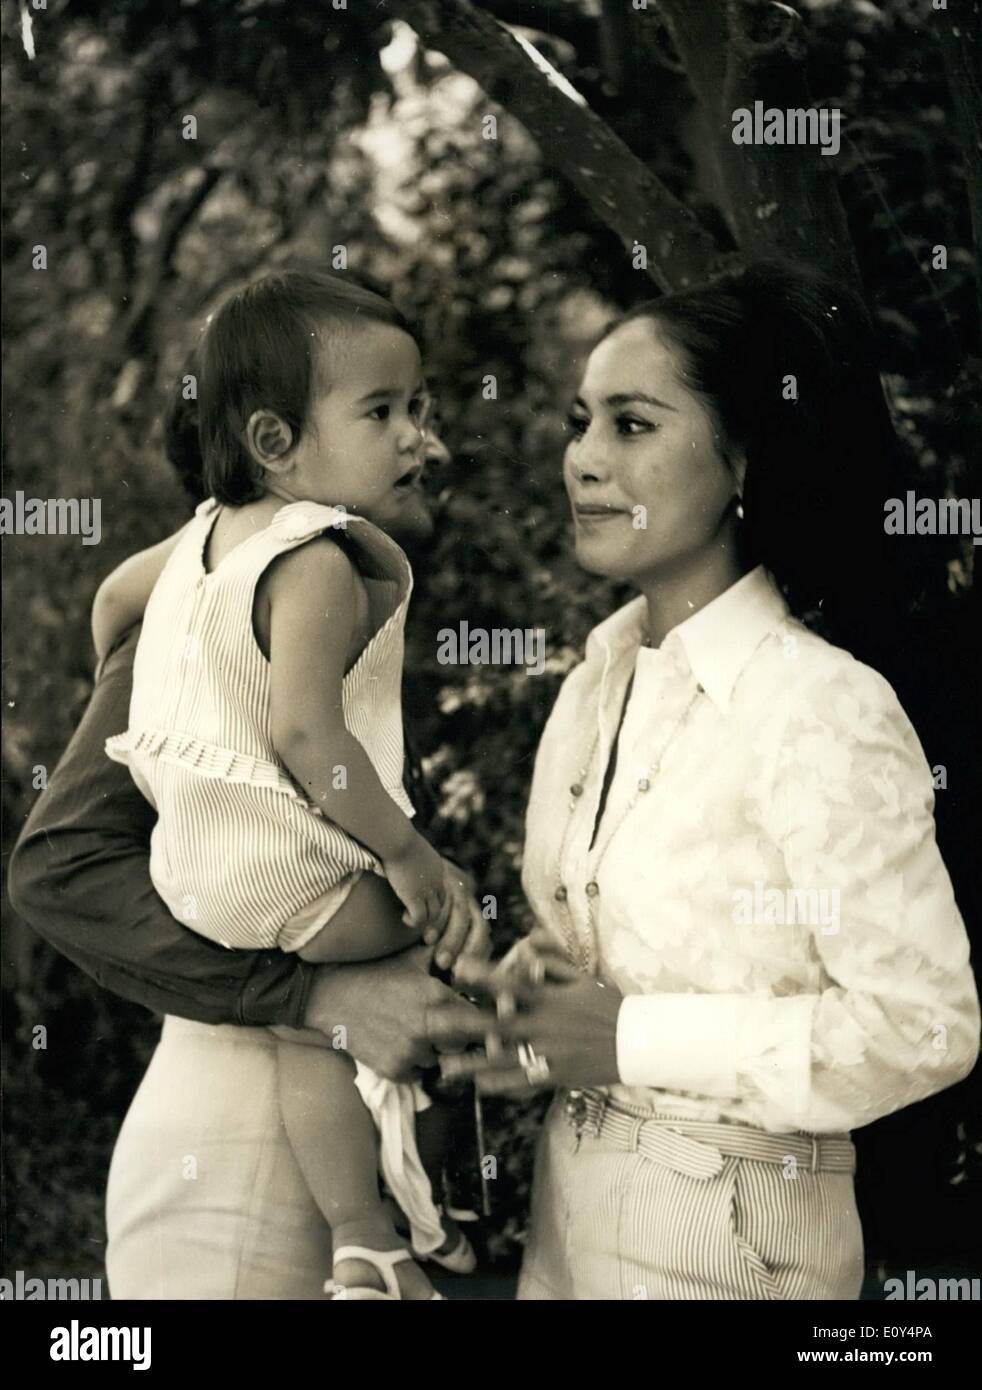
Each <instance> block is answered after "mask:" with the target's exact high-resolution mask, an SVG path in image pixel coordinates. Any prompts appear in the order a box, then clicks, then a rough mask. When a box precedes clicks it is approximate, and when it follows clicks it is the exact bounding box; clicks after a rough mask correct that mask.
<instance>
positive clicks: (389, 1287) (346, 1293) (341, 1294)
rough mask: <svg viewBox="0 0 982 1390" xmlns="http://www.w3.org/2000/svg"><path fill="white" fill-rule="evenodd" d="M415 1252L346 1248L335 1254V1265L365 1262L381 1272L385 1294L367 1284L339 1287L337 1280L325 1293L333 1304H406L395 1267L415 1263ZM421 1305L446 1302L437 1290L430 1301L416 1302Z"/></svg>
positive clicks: (329, 1285)
mask: <svg viewBox="0 0 982 1390" xmlns="http://www.w3.org/2000/svg"><path fill="white" fill-rule="evenodd" d="M412 1258H413V1252H412V1251H411V1250H405V1249H402V1250H369V1249H368V1247H367V1246H364V1245H342V1246H341V1247H340V1249H338V1250H335V1251H334V1263H335V1265H338V1264H340V1263H341V1261H342V1260H364V1261H365V1263H366V1264H370V1265H371V1266H372V1267H373V1268H374V1269H376V1270H378V1272H379V1274H380V1275H381V1277H382V1282H383V1283H384V1284H385V1289H386V1291H385V1293H382V1291H381V1290H380V1289H372V1288H367V1287H365V1286H363V1285H356V1286H355V1287H353V1288H352V1287H351V1286H349V1285H347V1284H338V1283H337V1282H336V1281H335V1280H334V1279H328V1280H327V1282H326V1283H325V1285H324V1292H325V1293H329V1294H330V1295H331V1302H332V1303H334V1302H337V1301H338V1300H339V1299H348V1298H350V1299H356V1300H360V1301H363V1302H368V1301H370V1300H371V1301H381V1302H386V1303H392V1302H397V1301H398V1302H404V1301H408V1300H403V1297H402V1290H401V1289H400V1287H399V1280H398V1279H397V1278H396V1275H395V1266H396V1265H398V1264H404V1263H405V1261H406V1260H412ZM416 1301H418V1302H420V1303H434V1302H437V1301H438V1302H440V1303H446V1301H447V1300H446V1299H445V1298H444V1296H443V1294H442V1293H437V1292H436V1290H435V1289H434V1291H433V1293H432V1295H431V1296H430V1297H429V1298H421V1299H418V1300H416Z"/></svg>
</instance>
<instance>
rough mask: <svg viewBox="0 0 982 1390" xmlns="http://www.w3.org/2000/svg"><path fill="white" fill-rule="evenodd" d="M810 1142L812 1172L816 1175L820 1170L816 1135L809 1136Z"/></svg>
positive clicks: (819, 1150)
mask: <svg viewBox="0 0 982 1390" xmlns="http://www.w3.org/2000/svg"><path fill="white" fill-rule="evenodd" d="M811 1141H812V1172H813V1173H818V1172H819V1171H820V1170H821V1148H820V1146H819V1141H818V1135H816V1134H813V1135H812V1136H811Z"/></svg>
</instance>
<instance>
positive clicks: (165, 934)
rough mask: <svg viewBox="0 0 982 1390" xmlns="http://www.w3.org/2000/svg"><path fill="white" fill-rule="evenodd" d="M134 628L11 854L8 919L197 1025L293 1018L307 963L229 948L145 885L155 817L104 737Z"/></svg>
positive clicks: (119, 727)
mask: <svg viewBox="0 0 982 1390" xmlns="http://www.w3.org/2000/svg"><path fill="white" fill-rule="evenodd" d="M136 639H137V630H136V629H134V630H133V631H132V632H131V633H129V634H127V636H126V637H125V638H124V639H123V641H122V642H121V643H120V644H119V645H118V646H117V647H116V649H115V650H114V651H113V652H112V653H111V654H110V655H109V657H108V658H107V659H106V660H105V661H104V662H103V663H102V666H101V668H100V670H99V671H98V672H97V674H96V685H95V690H94V691H93V694H92V699H91V700H90V702H89V706H88V708H87V710H86V711H85V714H84V715H83V716H82V721H81V723H80V724H79V726H78V729H77V730H76V731H75V734H74V737H73V738H72V740H71V742H70V743H69V745H68V747H67V748H66V749H65V753H64V756H63V757H62V759H61V761H60V762H59V764H58V766H57V767H56V768H55V770H54V772H53V773H52V775H51V777H50V779H49V784H48V787H47V790H45V791H43V792H42V793H41V794H40V796H39V798H38V800H37V802H36V803H35V806H34V809H33V810H32V812H31V814H30V816H29V817H28V820H27V824H26V825H25V826H24V829H23V831H22V832H21V835H20V838H19V839H18V841H17V844H16V845H15V847H14V851H13V854H12V856H11V861H10V872H9V877H8V890H9V896H10V900H11V902H12V904H13V906H14V909H15V911H16V912H18V913H19V915H20V916H21V917H23V918H24V920H25V921H26V922H27V923H28V924H29V925H30V926H31V927H32V928H33V929H34V930H35V931H36V932H37V933H38V934H39V935H40V936H42V937H44V939H45V940H46V941H49V942H50V943H51V945H52V946H54V947H55V949H56V950H58V951H60V952H61V953H62V955H65V956H67V957H68V959H69V960H71V961H73V962H74V963H75V964H76V965H78V966H79V967H80V968H81V969H82V970H84V971H85V972H86V974H88V975H91V976H92V978H93V979H94V980H96V981H97V982H98V983H99V984H100V985H102V986H104V988H106V989H109V990H112V992H113V993H114V994H120V995H122V996H123V998H124V999H130V1000H133V1001H135V1002H136V1003H139V1004H144V1005H146V1007H147V1008H148V1009H153V1010H154V1011H155V1012H156V1013H170V1014H179V1015H180V1016H181V1017H183V1018H191V1019H196V1020H198V1021H199V1022H202V1023H239V1024H253V1025H259V1024H270V1023H279V1024H285V1025H287V1026H288V1027H299V1026H301V1024H302V1022H303V1013H304V1008H305V1006H306V1002H307V994H308V991H309V989H310V985H311V982H312V980H313V973H314V970H315V969H316V967H314V966H312V965H308V964H307V963H306V962H304V961H302V960H300V959H299V958H298V957H296V956H293V955H288V954H284V953H283V952H282V951H230V950H226V948H225V947H223V946H219V945H216V944H215V943H213V942H211V941H207V940H205V938H204V937H200V936H196V935H195V934H194V932H192V931H189V930H188V928H187V927H184V926H182V925H181V924H180V923H179V922H178V921H176V920H175V918H173V917H172V916H171V915H170V913H169V912H168V910H167V908H166V907H165V905H164V903H163V901H162V899H161V898H160V897H158V895H157V893H156V892H155V891H154V888H153V885H152V883H151V882H150V872H149V861H150V832H151V830H152V829H153V826H154V822H155V820H156V812H155V811H154V809H153V807H152V806H151V805H150V804H149V803H148V802H147V801H146V800H145V799H144V797H143V795H142V794H141V793H140V791H139V790H138V789H137V787H136V785H135V784H134V782H133V780H132V779H131V777H130V774H129V771H128V770H127V769H126V768H125V767H124V766H122V765H121V764H120V763H115V762H113V761H112V760H111V759H110V758H108V757H107V756H106V752H105V741H106V739H107V738H108V737H109V736H110V735H112V734H118V733H121V732H122V731H123V729H125V728H126V724H127V719H128V715H129V702H130V690H131V687H132V683H133V654H134V651H135V648H136Z"/></svg>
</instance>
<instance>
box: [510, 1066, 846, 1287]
mask: <svg viewBox="0 0 982 1390" xmlns="http://www.w3.org/2000/svg"><path fill="white" fill-rule="evenodd" d="M591 1106H592V1113H591V1115H590V1117H588V1122H587V1123H586V1125H582V1124H581V1125H579V1126H574V1123H573V1122H572V1121H571V1119H570V1116H569V1114H568V1113H567V1112H568V1109H569V1106H568V1103H567V1096H566V1093H560V1094H559V1095H558V1096H557V1097H556V1100H555V1102H554V1103H553V1106H552V1108H551V1109H550V1111H549V1114H548V1116H547V1118H546V1122H545V1126H544V1129H543V1133H542V1136H541V1139H540V1146H539V1152H538V1155H537V1159H536V1169H535V1180H534V1183H533V1193H532V1212H531V1224H530V1231H529V1238H528V1243H527V1247H526V1254H525V1259H524V1262H523V1265H522V1273H521V1277H520V1280H519V1287H518V1297H519V1298H520V1299H533V1300H535V1299H539V1300H570V1299H572V1300H580V1299H588V1300H589V1299H597V1300H608V1299H646V1298H651V1299H684V1300H699V1299H710V1300H716V1299H768V1300H771V1299H773V1300H781V1299H856V1298H858V1296H859V1291H860V1288H861V1286H862V1281H863V1236H862V1229H861V1227H860V1223H859V1215H858V1212H857V1210H856V1202H855V1196H854V1192H853V1176H852V1173H853V1169H854V1166H855V1158H854V1150H853V1146H852V1144H851V1142H850V1141H849V1139H848V1137H847V1136H828V1137H826V1136H823V1137H822V1138H821V1139H820V1140H819V1141H818V1142H815V1143H813V1142H812V1140H811V1139H808V1138H806V1137H804V1136H802V1135H779V1136H778V1135H766V1134H764V1133H763V1131H759V1130H744V1129H742V1128H740V1127H736V1126H727V1125H715V1124H713V1125H710V1124H700V1125H692V1124H688V1123H683V1122H681V1121H679V1122H678V1123H677V1124H672V1123H666V1122H665V1121H664V1120H663V1119H659V1120H654V1121H653V1120H650V1119H649V1120H644V1119H640V1118H637V1117H635V1116H633V1115H631V1114H630V1113H629V1112H626V1111H623V1110H621V1109H620V1108H619V1107H615V1106H612V1105H607V1106H606V1107H603V1106H597V1105H595V1104H593V1102H592V1100H591ZM738 1128H739V1133H737V1132H736V1131H737V1130H738ZM694 1135H695V1136H697V1137H693V1136H694ZM727 1147H729V1148H731V1149H740V1150H742V1152H739V1153H738V1152H730V1153H727V1152H725V1149H726V1148H727ZM778 1150H780V1151H781V1153H780V1154H779V1153H778ZM753 1153H756V1155H757V1156H756V1157H751V1156H749V1155H750V1154H753Z"/></svg>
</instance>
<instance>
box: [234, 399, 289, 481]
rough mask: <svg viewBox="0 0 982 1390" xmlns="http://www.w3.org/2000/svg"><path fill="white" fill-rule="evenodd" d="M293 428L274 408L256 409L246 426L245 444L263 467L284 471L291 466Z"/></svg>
mask: <svg viewBox="0 0 982 1390" xmlns="http://www.w3.org/2000/svg"><path fill="white" fill-rule="evenodd" d="M294 442H295V441H294V438H293V430H292V429H291V428H290V426H289V425H288V424H287V423H286V421H285V420H284V419H282V418H281V417H280V416H279V415H277V414H276V413H275V412H274V411H272V410H254V411H253V412H252V414H251V415H250V416H249V420H248V423H247V424H246V427H245V446H246V448H247V449H248V451H249V454H250V456H251V457H252V458H253V459H254V460H255V462H256V463H258V464H259V466H260V467H261V468H265V469H268V470H269V472H271V473H282V472H285V470H286V469H287V468H288V467H289V463H290V460H289V457H288V456H289V454H290V451H291V450H292V448H293V445H294Z"/></svg>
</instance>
